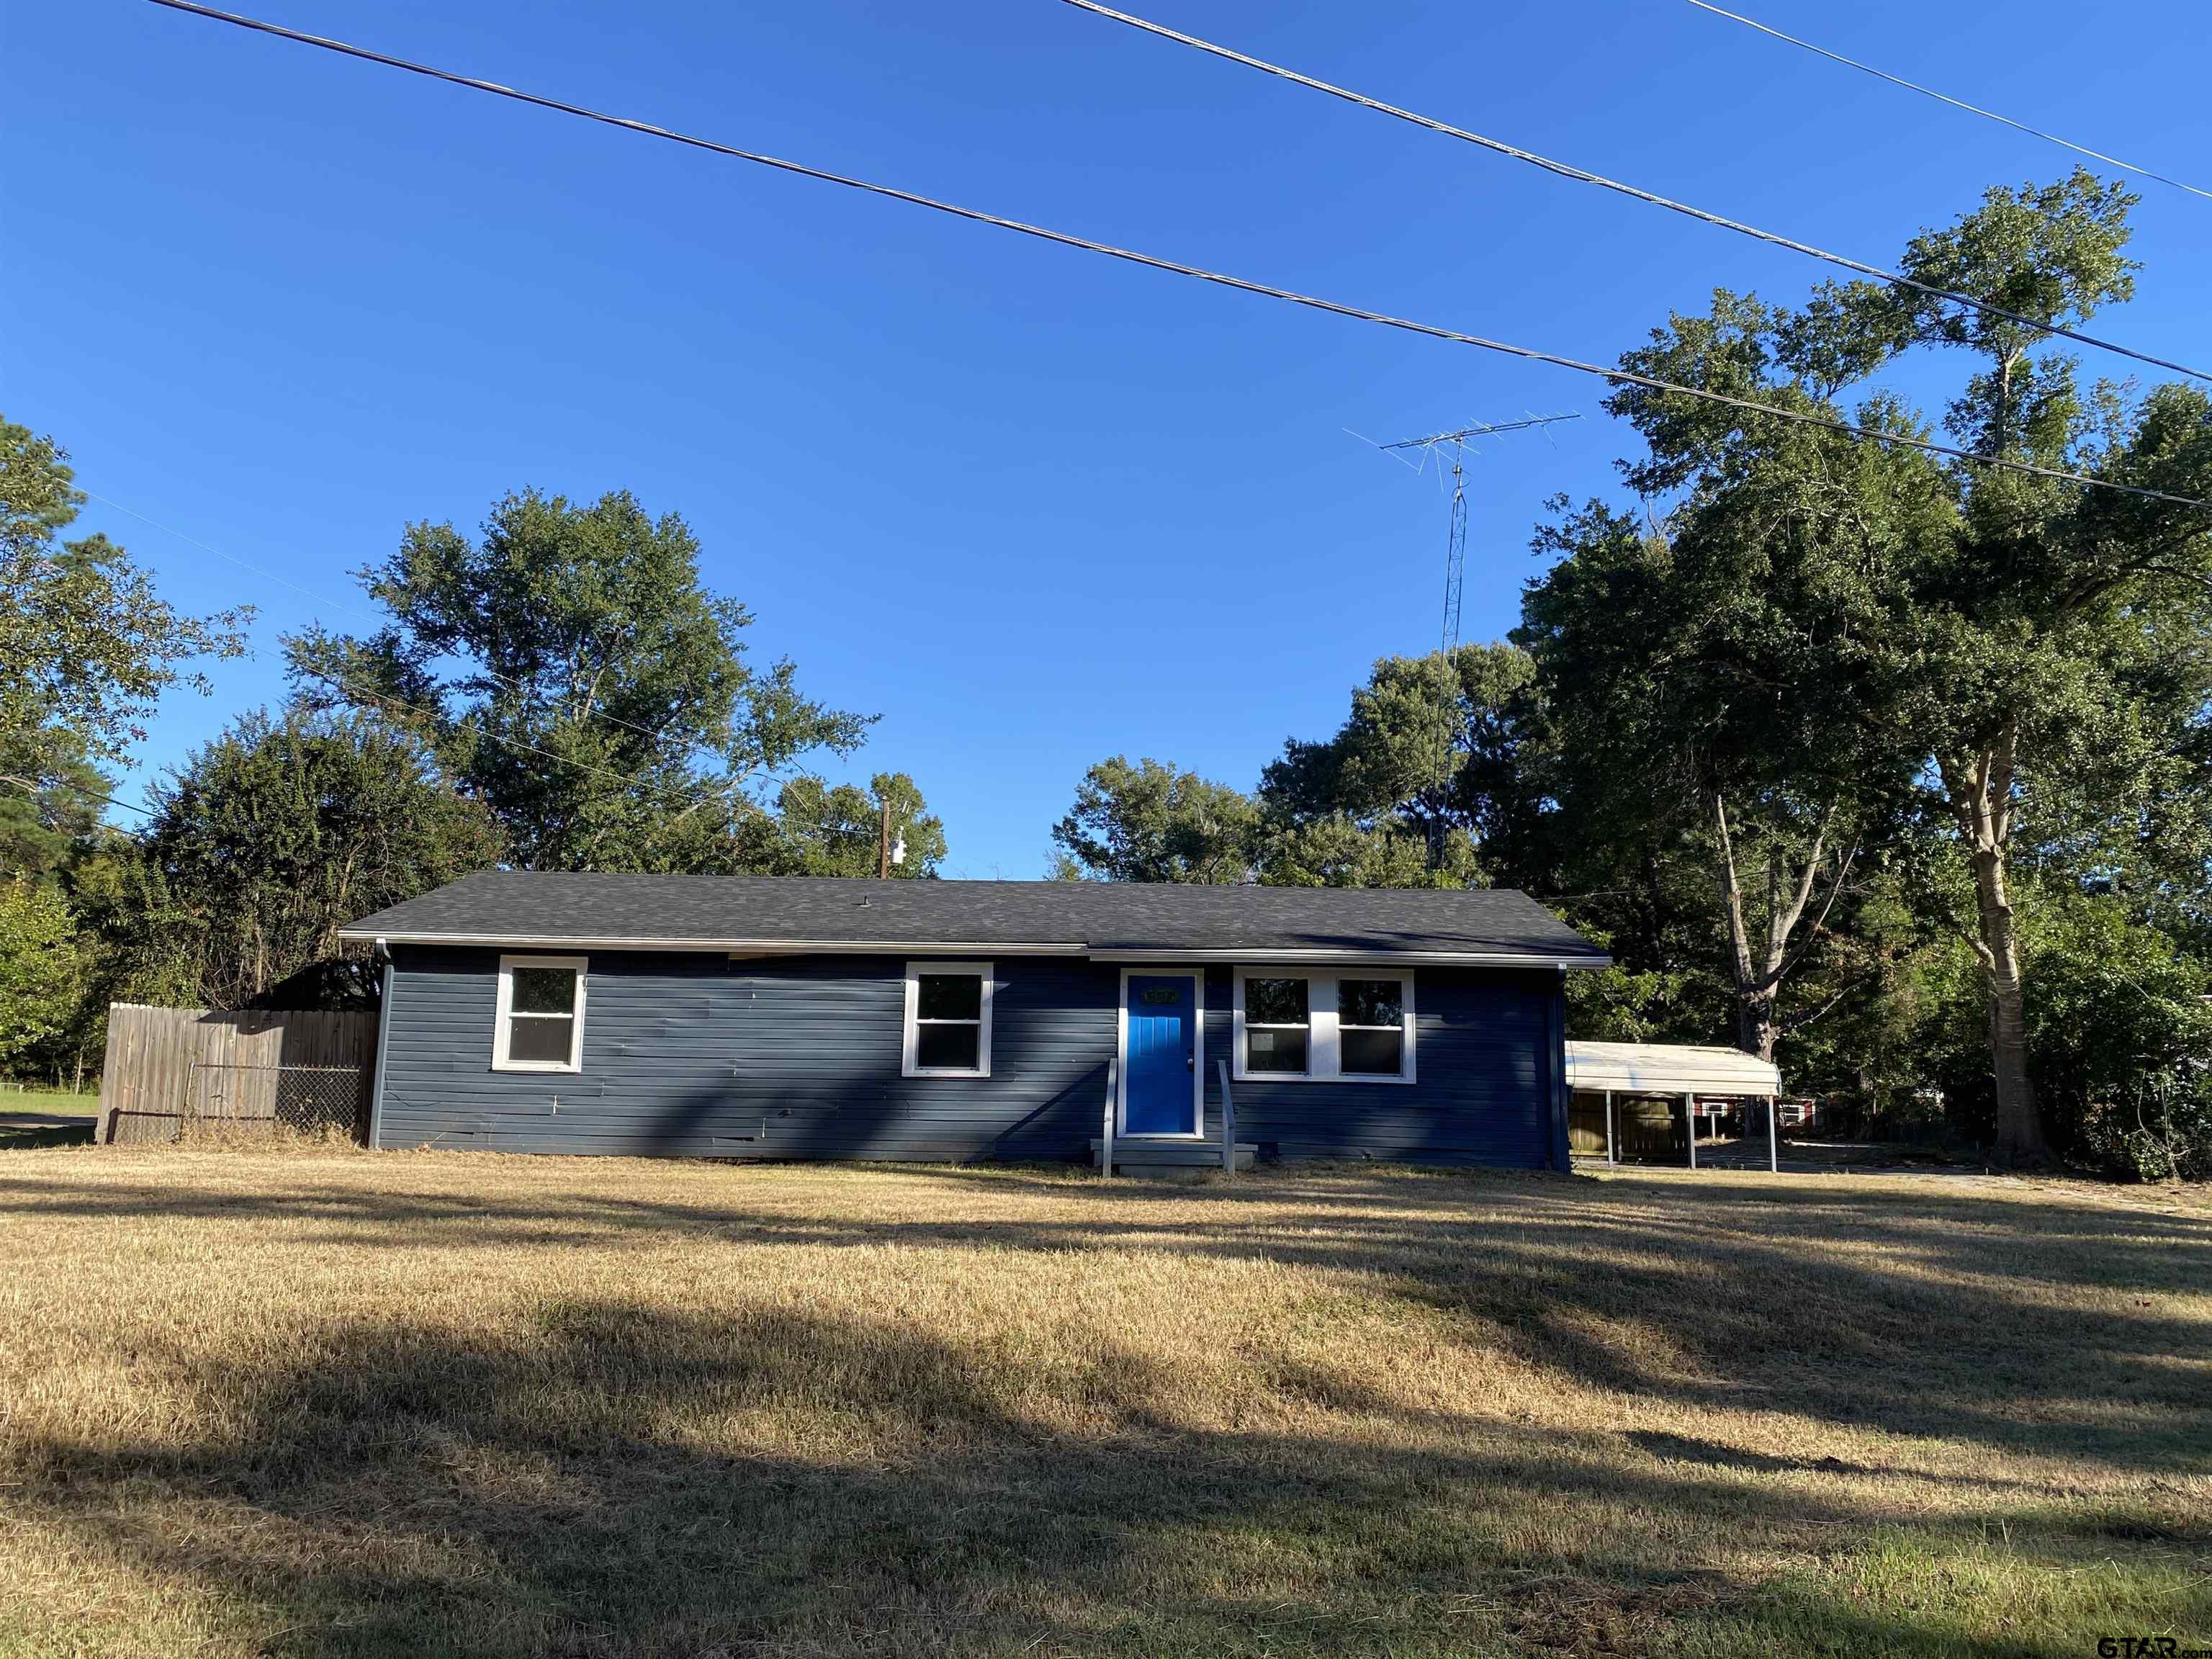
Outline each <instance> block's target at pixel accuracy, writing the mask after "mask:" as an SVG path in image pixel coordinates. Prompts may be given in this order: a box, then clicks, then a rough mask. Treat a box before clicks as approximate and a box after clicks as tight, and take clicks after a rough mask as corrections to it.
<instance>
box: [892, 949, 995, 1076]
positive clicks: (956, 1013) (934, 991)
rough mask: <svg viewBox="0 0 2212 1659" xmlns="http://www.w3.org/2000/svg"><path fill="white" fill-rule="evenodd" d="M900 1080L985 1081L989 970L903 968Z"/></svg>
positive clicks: (932, 965)
mask: <svg viewBox="0 0 2212 1659" xmlns="http://www.w3.org/2000/svg"><path fill="white" fill-rule="evenodd" d="M899 1073H900V1075H901V1076H902V1077H988V1076H990V1075H991V964H990V963H987V962H909V963H907V965H906V1030H905V1038H904V1042H903V1044H902V1050H901V1057H900V1061H899Z"/></svg>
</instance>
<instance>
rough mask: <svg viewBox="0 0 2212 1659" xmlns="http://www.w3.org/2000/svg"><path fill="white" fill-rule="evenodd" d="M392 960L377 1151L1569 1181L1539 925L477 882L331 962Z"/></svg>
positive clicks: (1458, 895) (763, 887)
mask: <svg viewBox="0 0 2212 1659" xmlns="http://www.w3.org/2000/svg"><path fill="white" fill-rule="evenodd" d="M342 936H343V938H346V939H353V940H360V941H364V942H374V945H376V946H377V947H378V951H379V954H380V956H381V957H382V958H383V960H384V962H385V964H386V965H385V968H384V972H383V987H384V1004H383V1006H384V1013H383V1025H382V1029H381V1032H380V1038H379V1053H378V1063H377V1069H376V1082H375V1091H374V1103H373V1106H372V1109H371V1120H370V1141H371V1144H372V1145H374V1146H387V1147H406V1146H482V1147H491V1148H496V1149H498V1150H500V1151H502V1152H621V1153H658V1154H672V1155H690V1156H698V1157H709V1158H921V1159H932V1160H950V1159H972V1158H1031V1159H1035V1158H1045V1159H1052V1158H1068V1159H1077V1158H1085V1157H1087V1156H1091V1155H1092V1152H1093V1143H1094V1141H1096V1140H1097V1139H1098V1138H1099V1137H1100V1136H1101V1134H1102V1132H1103V1129H1104V1127H1105V1121H1104V1114H1105V1112H1106V1110H1107V1109H1109V1096H1108V1093H1107V1085H1108V1079H1109V1076H1110V1077H1111V1079H1112V1080H1113V1093H1112V1097H1111V1100H1110V1109H1111V1110H1112V1112H1113V1120H1112V1127H1113V1132H1114V1133H1115V1135H1116V1136H1118V1137H1121V1139H1120V1140H1117V1142H1116V1150H1117V1152H1119V1153H1120V1154H1121V1155H1122V1156H1124V1157H1126V1156H1127V1155H1128V1153H1129V1152H1130V1150H1131V1149H1130V1147H1129V1146H1127V1144H1126V1143H1127V1142H1128V1141H1131V1140H1133V1141H1136V1142H1138V1143H1140V1144H1152V1145H1157V1146H1160V1147H1161V1148H1162V1149H1163V1150H1164V1151H1171V1150H1172V1149H1173V1147H1174V1146H1175V1145H1176V1143H1193V1144H1194V1150H1195V1144H1202V1143H1204V1142H1205V1141H1206V1139H1207V1138H1208V1136H1209V1135H1212V1134H1216V1133H1218V1118H1217V1117H1216V1114H1218V1111H1219V1110H1220V1105H1221V1089H1222V1083H1221V1079H1220V1069H1221V1068H1219V1067H1218V1066H1217V1064H1216V1062H1217V1061H1219V1060H1226V1061H1227V1062H1228V1066H1227V1068H1226V1069H1227V1071H1228V1073H1229V1076H1230V1078H1231V1079H1232V1081H1231V1091H1232V1096H1233V1100H1234V1107H1235V1125H1236V1135H1235V1138H1236V1139H1237V1141H1238V1142H1239V1143H1249V1145H1250V1146H1251V1147H1252V1148H1253V1149H1254V1150H1255V1152H1257V1154H1258V1155H1259V1156H1261V1157H1279V1158H1315V1157H1328V1158H1346V1157H1353V1158H1358V1157H1371V1158H1398V1159H1406V1160H1413V1161H1419V1162H1423V1163H1435V1164H1497V1165H1513V1166H1521V1167H1527V1168H1544V1167H1549V1168H1553V1169H1565V1168H1566V1167H1567V1164H1568V1147H1567V1097H1568V1091H1567V1082H1566V1077H1565V1062H1564V1059H1563V1042H1564V1019H1565V1002H1564V995H1563V986H1564V977H1565V974H1567V973H1568V972H1571V971H1572V970H1575V969H1583V968H1594V967H1602V966H1604V965H1605V963H1606V962H1607V957H1606V956H1605V955H1604V953H1603V952H1602V951H1600V950H1598V949H1597V948H1596V947H1595V946H1594V945H1591V944H1590V943H1589V941H1588V940H1586V939H1583V938H1581V937H1580V936H1579V935H1578V934H1577V933H1574V932H1573V931H1572V930H1571V929H1570V928H1568V927H1565V925H1564V924H1562V923H1561V922H1560V921H1558V920H1557V919H1556V918H1554V917H1553V915H1551V914H1550V913H1549V912H1547V911H1546V910H1545V909H1544V908H1542V907H1541V905H1538V904H1537V903H1535V902H1534V901H1533V900H1531V899H1529V898H1528V897H1527V896H1524V895H1522V894H1520V893H1516V892H1511V891H1506V890H1497V889H1492V890H1481V891H1472V892H1437V891H1367V890H1347V889H1337V888H1291V887H1183V886H1139V885H1130V884H1115V883H1101V882H1054V881H1005V882H1001V881H927V880H924V881H906V880H900V881H868V880H833V879H821V878H773V877H746V876H653V875H597V874H538V873H532V872H511V871H498V872H489V873H487V874H483V875H477V876H471V877H469V878H466V879H465V880H462V881H459V882H455V883H453V884H451V885H449V886H447V887H442V888H440V889H439V890H436V891H435V892H432V893H426V894H424V895H423V896H421V897H419V898H415V899H410V900H409V901H408V902H405V903H404V904H400V905H397V906H394V907H393V908H391V909H388V910H385V911H382V912H380V913H379V914H377V915H372V916H368V917H364V918H363V919H362V920H361V921H356V922H355V923H353V924H351V925H350V926H349V927H346V928H345V929H343V934H342Z"/></svg>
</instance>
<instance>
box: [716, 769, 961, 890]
mask: <svg viewBox="0 0 2212 1659" xmlns="http://www.w3.org/2000/svg"><path fill="white" fill-rule="evenodd" d="M885 805H889V806H890V836H891V841H892V843H893V846H894V848H898V847H901V846H902V847H903V848H904V849H905V857H904V859H903V860H902V861H900V862H898V863H895V864H893V865H892V866H891V874H892V876H893V877H894V878H930V877H933V876H935V875H936V874H937V871H938V866H939V865H940V864H942V863H943V862H944V861H945V823H944V821H943V820H942V819H941V818H939V817H936V816H935V815H934V814H933V813H932V812H931V811H930V810H929V804H928V803H927V801H925V800H923V799H922V798H921V790H920V789H919V788H917V787H915V781H914V780H913V779H912V778H910V777H908V775H906V774H905V773H903V772H879V773H878V774H877V775H875V776H874V777H873V778H872V779H870V780H869V782H868V787H866V789H862V788H860V787H857V786H855V785H853V784H849V783H841V784H837V785H836V786H834V787H833V786H831V785H829V784H828V783H825V782H824V781H823V780H822V779H820V778H817V777H811V776H800V777H796V778H793V779H791V780H790V781H788V782H787V783H785V784H784V786H783V787H782V788H781V789H780V790H779V791H778V792H777V793H776V811H775V815H774V816H773V817H762V818H761V819H760V820H759V821H758V823H757V826H756V829H755V832H754V834H755V839H754V840H753V841H752V842H751V843H750V845H748V846H747V847H746V848H745V849H744V854H743V856H742V860H741V861H742V862H743V863H744V866H745V867H746V868H747V869H749V870H751V871H753V872H757V873H759V874H763V875H777V876H862V877H866V876H872V875H874V874H875V873H876V872H877V868H878V863H879V855H880V853H881V851H882V838H883V833H884V806H885Z"/></svg>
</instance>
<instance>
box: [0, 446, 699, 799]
mask: <svg viewBox="0 0 2212 1659" xmlns="http://www.w3.org/2000/svg"><path fill="white" fill-rule="evenodd" d="M78 489H79V490H80V493H82V495H86V496H88V497H89V498H90V499H92V500H94V501H98V502H100V504H101V505H103V506H105V507H112V508H114V509H115V510H116V511H117V512H118V513H129V514H130V515H131V517H132V518H134V519H136V520H138V521H139V522H140V523H141V524H144V525H150V526H153V528H155V529H156V530H159V531H161V532H163V533H164V534H166V535H170V536H174V537H176V538H178V539H179V541H183V542H189V543H190V544H191V545H192V546H194V547H197V548H198V549H200V550H202V551H204V552H208V553H212V554H214V555H215V556H216V557H217V558H218V559H222V560H224V561H226V562H228V563H231V564H234V565H236V566H237V567H238V568H240V569H241V570H247V571H251V572H252V574H255V575H257V576H260V577H263V578H264V579H265V580H270V581H273V582H276V583H278V584H280V585H281V586H285V587H289V588H290V589H291V590H292V591H293V592H295V593H299V594H302V595H304V596H306V597H307V598H308V599H316V600H319V601H320V602H321V603H323V604H325V605H331V606H334V607H335V608H336V609H337V610H340V611H346V612H348V613H349V614H350V615H353V616H356V617H362V619H363V620H364V621H368V622H374V623H378V624H379V625H381V624H382V623H383V620H384V619H383V618H381V617H374V616H372V615H370V614H369V613H368V611H362V610H361V609H360V608H358V607H357V606H354V605H347V604H345V603H344V602H343V601H342V600H338V599H331V598H330V596H329V595H327V594H324V593H318V592H316V591H315V590H314V589H313V588H311V587H302V586H301V585H300V584H299V583H297V582H295V581H292V580H288V579H287V578H285V577H283V576H280V575H278V574H276V572H274V571H272V570H264V569H263V568H261V567H260V566H259V565H258V564H252V563H250V562H247V561H246V560H244V559H241V558H239V557H238V556H236V555H234V554H231V553H226V552H225V551H223V550H222V549H221V548H219V547H217V546H216V545H214V544H212V543H210V542H204V541H202V540H200V538H198V537H197V536H188V535H186V534H185V532H183V531H181V530H178V529H175V528H173V527H172V526H168V525H165V524H163V523H161V520H158V519H151V518H149V517H147V515H146V514H144V513H141V512H139V511H138V510H137V508H135V507H125V506H124V504H123V503H122V502H120V501H114V500H112V499H111V498H110V497H108V496H106V495H101V494H100V492H99V491H98V490H96V489H83V487H82V485H80V486H78ZM302 672H303V673H306V674H307V676H308V677H309V678H314V679H319V680H321V681H323V682H324V683H325V684H328V685H330V686H331V687H332V688H334V689H335V690H337V692H338V693H339V694H340V695H341V696H348V697H367V698H369V699H371V700H372V701H374V702H380V703H382V704H383V705H385V706H386V708H401V709H404V710H406V711H407V712H408V713H410V714H416V715H419V716H421V717H422V719H424V720H434V721H435V720H444V719H446V718H447V716H446V714H445V713H444V711H443V710H442V709H433V708H424V707H423V706H422V704H420V703H416V702H408V701H407V700H406V699H405V698H404V697H395V696H390V695H389V694H387V693H385V692H381V691H374V690H369V689H368V687H366V686H363V685H361V684H356V683H353V682H351V681H349V680H348V679H347V678H346V677H345V676H343V675H340V674H332V673H330V672H327V671H325V670H322V669H304V670H302ZM478 672H480V673H482V674H483V677H484V678H487V679H490V680H494V681H496V682H497V683H498V684H501V685H506V686H509V687H512V688H513V689H514V690H523V691H527V690H528V688H527V687H526V686H524V685H522V684H520V682H519V681H516V680H513V679H511V678H508V677H507V676H506V675H503V674H498V673H495V672H493V671H491V670H489V669H479V670H478ZM585 718H586V719H595V720H611V721H612V722H613V723H614V724H615V725H617V726H628V727H629V730H631V731H633V732H637V733H639V734H640V735H641V736H643V737H647V738H653V739H654V740H655V741H658V740H659V736H660V734H659V733H658V732H652V731H649V730H647V728H646V727H644V726H638V725H635V724H633V723H632V722H631V721H629V720H623V719H622V718H621V717H620V716H618V715H615V714H607V713H606V712H605V711H604V710H601V709H587V710H586V712H585ZM459 724H461V725H466V722H465V721H463V722H459ZM467 729H468V730H469V732H471V735H472V736H474V737H478V738H486V739H488V740H489V741H490V742H492V743H495V744H501V745H502V746H503V747H506V748H508V749H513V750H520V751H521V752H524V753H526V754H532V755H538V756H542V757H544V758H545V759H547V760H550V761H556V762H558V763H560V764H562V765H563V766H573V767H575V768H578V769H580V770H583V771H586V772H591V773H593V774H595V775H598V776H600V777H604V778H611V779H612V780H614V781H616V782H617V783H619V784H622V785H623V786H624V787H629V786H630V785H632V784H634V783H635V781H636V780H635V778H634V777H631V776H629V775H624V774H623V773H619V772H617V771H614V770H613V769H611V768H608V767H605V766H600V765H598V764H596V763H592V762H591V761H583V760H578V759H577V758H575V757H574V756H573V755H561V754H556V753H555V752H554V751H553V750H550V749H541V748H539V747H538V746H537V745H536V744H528V743H524V742H522V741H520V739H519V738H507V737H502V736H501V735H500V734H499V733H498V732H489V731H486V730H484V729H483V727H482V726H468V728H467ZM0 781H9V782H15V783H21V782H22V781H23V780H22V779H21V778H7V777H6V776H5V775H0ZM56 781H57V782H58V783H61V784H62V787H64V788H75V789H78V791H79V793H92V792H90V791H87V790H83V789H82V787H81V786H78V785H75V784H70V783H66V782H63V781H61V780H56ZM96 799H100V800H112V797H110V796H106V795H99V796H96ZM112 804H113V805H118V806H121V807H125V808H126V809H127V810H129V811H134V812H145V809H144V808H143V807H137V806H132V805H131V804H130V803H129V802H128V801H113V803H112ZM145 815H146V816H147V817H152V816H153V814H151V813H150V812H146V813H145Z"/></svg>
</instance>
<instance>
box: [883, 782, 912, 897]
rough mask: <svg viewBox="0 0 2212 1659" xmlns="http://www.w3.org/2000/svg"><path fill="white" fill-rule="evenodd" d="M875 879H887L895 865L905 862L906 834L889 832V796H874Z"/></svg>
mask: <svg viewBox="0 0 2212 1659" xmlns="http://www.w3.org/2000/svg"><path fill="white" fill-rule="evenodd" d="M876 801H877V817H876V879H877V880H878V881H889V880H890V878H891V870H892V868H893V867H894V866H897V865H902V864H904V863H905V862H906V836H904V835H903V834H901V835H896V836H895V835H893V834H892V833H891V798H890V796H889V795H887V794H881V795H878V796H877V797H876Z"/></svg>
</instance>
